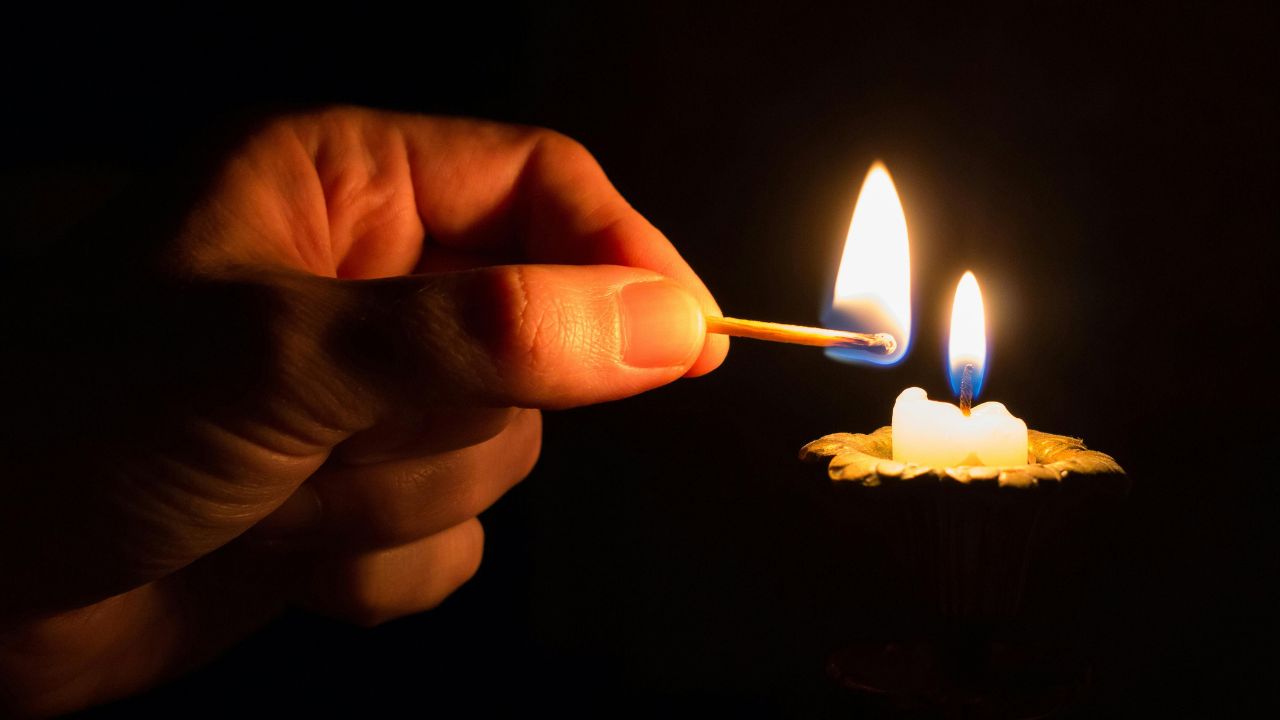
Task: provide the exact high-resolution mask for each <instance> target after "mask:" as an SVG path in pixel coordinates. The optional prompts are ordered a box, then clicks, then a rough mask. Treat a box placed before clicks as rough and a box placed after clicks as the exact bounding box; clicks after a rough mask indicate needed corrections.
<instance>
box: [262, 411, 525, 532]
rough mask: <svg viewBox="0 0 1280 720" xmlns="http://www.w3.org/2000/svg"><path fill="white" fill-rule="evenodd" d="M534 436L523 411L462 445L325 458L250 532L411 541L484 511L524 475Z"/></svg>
mask: <svg viewBox="0 0 1280 720" xmlns="http://www.w3.org/2000/svg"><path fill="white" fill-rule="evenodd" d="M541 443H542V419H541V415H540V414H539V413H538V412H537V411H536V410H526V411H523V412H521V413H520V414H518V415H517V416H516V417H515V419H514V420H513V421H512V422H511V423H510V424H509V425H508V426H507V427H506V428H505V429H504V430H503V431H502V432H501V433H499V434H498V435H497V436H495V437H493V438H491V439H489V440H487V441H485V442H483V443H480V444H478V445H474V446H472V447H469V448H465V449H462V450H456V451H453V452H448V453H443V454H439V455H432V456H427V457H422V458H414V459H409V460H398V461H394V462H385V463H378V464H375V465H362V466H350V465H342V464H334V465H329V466H326V467H325V468H323V469H322V470H321V471H320V472H318V473H316V475H315V476H314V477H313V478H311V479H310V480H308V481H307V482H306V483H304V484H303V485H302V486H301V487H300V488H298V490H297V491H295V493H294V496H293V497H291V498H290V499H289V500H288V501H287V502H286V503H285V505H284V506H283V507H281V508H280V509H279V510H277V511H276V513H275V514H273V515H272V516H269V517H267V518H266V519H265V520H263V522H262V523H260V524H259V526H258V527H257V528H255V532H254V534H255V536H257V537H259V538H263V539H266V540H275V539H277V538H281V537H284V538H290V539H292V540H294V541H295V542H299V541H303V540H311V541H313V542H314V541H315V540H317V539H319V540H321V541H323V542H325V543H327V544H335V543H336V544H337V545H340V546H342V547H345V548H350V547H359V548H377V547H392V546H396V545H401V544H404V543H408V542H412V541H414V540H418V539H420V538H424V537H427V536H429V535H433V534H435V533H437V532H440V531H442V530H444V529H445V528H449V527H453V526H454V525H457V524H459V523H462V522H463V521H465V520H467V519H468V518H473V517H475V516H477V515H479V514H480V513H481V512H483V511H484V510H485V509H486V508H488V507H489V506H490V505H492V504H493V503H494V502H496V501H497V500H498V498H500V497H501V496H502V495H503V494H504V493H506V492H507V490H509V489H511V487H512V486H514V485H515V484H516V483H518V482H520V481H521V480H523V479H524V478H525V477H526V476H527V475H528V474H529V472H530V471H531V470H532V469H533V466H534V463H536V462H537V460H538V452H539V449H540V447H541ZM300 506H301V508H302V509H299V507H300ZM308 509H309V510H310V512H307V511H306V510H308Z"/></svg>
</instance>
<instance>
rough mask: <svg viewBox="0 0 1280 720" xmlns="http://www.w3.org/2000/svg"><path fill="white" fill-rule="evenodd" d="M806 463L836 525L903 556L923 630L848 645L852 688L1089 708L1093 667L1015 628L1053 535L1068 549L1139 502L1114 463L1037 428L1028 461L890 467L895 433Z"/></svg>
mask: <svg viewBox="0 0 1280 720" xmlns="http://www.w3.org/2000/svg"><path fill="white" fill-rule="evenodd" d="M800 457H801V459H802V460H804V461H806V462H810V463H825V465H826V468H825V469H826V472H825V473H824V474H823V475H824V476H823V477H822V478H821V485H822V487H821V488H820V489H819V491H820V492H821V493H822V495H823V498H824V501H825V502H824V505H826V506H827V507H828V508H830V510H831V511H832V512H833V513H834V514H835V517H834V518H833V520H834V522H835V523H836V527H837V529H838V530H840V529H844V530H847V531H849V532H851V533H856V534H858V535H859V537H860V539H863V540H865V539H867V538H875V539H877V540H878V541H879V542H883V543H884V545H885V548H886V550H888V551H889V552H891V553H892V559H893V560H894V565H893V566H892V567H894V568H896V569H897V570H898V571H899V573H900V575H901V577H900V578H898V579H899V580H900V581H901V582H902V587H904V588H905V589H906V593H907V597H906V598H904V607H905V608H907V614H908V615H909V618H908V620H907V624H908V625H909V626H910V627H913V628H916V629H917V630H916V632H915V633H907V632H903V633H900V634H903V635H907V636H908V637H905V638H897V639H892V640H885V639H883V638H878V639H872V640H864V641H860V642H854V643H851V644H849V645H848V646H846V647H844V648H842V649H840V650H837V651H836V652H835V653H833V654H832V655H831V656H830V658H829V661H828V665H827V671H828V674H829V675H830V676H831V677H832V678H833V679H834V680H835V681H837V683H838V684H839V685H840V686H842V687H843V688H844V689H845V690H846V691H848V692H849V693H851V694H852V695H853V696H855V697H856V698H857V699H858V700H859V701H860V703H861V704H862V705H866V704H868V703H870V704H871V705H873V706H875V707H879V708H882V709H891V710H894V711H903V710H908V711H909V710H917V711H923V712H925V713H926V714H930V713H933V712H941V713H942V714H944V715H946V716H952V715H955V714H956V713H959V714H960V715H962V716H965V717H1045V716H1047V715H1051V714H1052V713H1053V712H1054V711H1055V710H1057V709H1059V708H1062V707H1066V706H1070V705H1073V704H1075V703H1077V702H1079V700H1080V699H1081V698H1082V697H1083V696H1084V693H1085V690H1086V689H1087V686H1088V682H1089V675H1090V673H1089V668H1088V664H1087V663H1085V662H1083V661H1081V660H1080V659H1079V656H1078V654H1077V653H1074V652H1070V651H1067V650H1064V649H1063V648H1062V647H1057V648H1054V649H1044V648H1042V647H1039V646H1038V645H1037V643H1036V642H1034V638H1031V639H1028V638H1027V637H1026V636H1025V633H1023V636H1022V637H1018V636H1017V635H1016V634H1015V633H1013V632H1012V629H1013V628H1014V627H1015V625H1016V623H1015V622H1014V620H1015V619H1016V618H1017V616H1018V614H1019V611H1020V610H1021V608H1022V605H1023V594H1024V590H1025V588H1026V586H1027V578H1028V571H1029V569H1030V568H1031V566H1032V563H1033V562H1034V560H1035V558H1036V556H1037V551H1038V550H1041V549H1042V548H1043V547H1044V546H1045V541H1046V540H1048V539H1052V541H1053V542H1052V546H1053V550H1054V553H1055V554H1056V555H1057V556H1058V557H1059V558H1061V557H1063V553H1064V552H1065V553H1066V554H1067V555H1070V553H1071V551H1072V549H1073V547H1075V546H1078V545H1080V543H1079V541H1080V540H1087V539H1089V538H1087V536H1088V535H1090V533H1096V532H1097V530H1098V528H1097V526H1096V524H1094V523H1089V522H1086V521H1085V520H1086V519H1087V518H1091V517H1095V516H1096V515H1097V514H1099V513H1101V512H1102V511H1104V510H1105V509H1107V508H1114V507H1115V506H1116V505H1117V504H1118V501H1119V500H1120V499H1122V498H1123V497H1124V496H1125V495H1126V494H1127V492H1128V489H1129V480H1128V477H1127V476H1126V475H1125V473H1124V471H1123V470H1122V469H1121V468H1120V466H1119V465H1118V464H1117V463H1116V462H1115V460H1113V459H1112V458H1111V457H1110V456H1108V455H1105V454H1103V453H1100V452H1096V451H1092V450H1089V449H1087V448H1086V447H1085V446H1084V443H1083V442H1081V441H1080V440H1078V439H1075V438H1070V437H1065V436H1062V435H1052V434H1049V433H1042V432H1036V431H1034V430H1031V431H1028V464H1026V465H1016V466H1005V467H987V466H983V467H970V466H960V467H949V468H931V467H924V466H919V465H912V464H907V463H901V462H895V461H894V460H893V459H892V457H893V436H892V429H891V428H888V427H884V428H880V429H879V430H876V431H875V432H873V433H871V434H868V435H863V434H851V433H839V434H835V435H827V436H825V437H823V438H820V439H818V440H815V441H813V442H811V443H809V444H807V445H805V446H804V448H802V449H801V451H800ZM844 541H849V540H848V539H845V540H844ZM853 541H854V542H856V541H857V540H853ZM1032 634H1033V635H1034V633H1032Z"/></svg>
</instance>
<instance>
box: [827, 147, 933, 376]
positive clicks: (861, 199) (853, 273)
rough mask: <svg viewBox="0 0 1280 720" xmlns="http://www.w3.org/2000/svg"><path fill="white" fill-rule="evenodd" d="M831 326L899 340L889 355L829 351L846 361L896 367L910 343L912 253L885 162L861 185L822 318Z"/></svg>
mask: <svg viewBox="0 0 1280 720" xmlns="http://www.w3.org/2000/svg"><path fill="white" fill-rule="evenodd" d="M822 322H823V324H824V325H826V326H827V327H829V328H835V329H838V330H852V331H854V332H865V333H889V334H891V335H893V337H894V338H895V339H896V340H897V341H898V346H897V349H895V350H894V351H893V352H892V353H890V354H887V355H886V354H881V353H877V352H875V351H868V350H862V349H857V348H830V349H828V350H827V355H828V356H829V357H832V358H834V359H836V360H842V361H845V362H865V363H874V364H877V365H895V364H897V363H898V362H900V361H901V360H902V359H903V358H904V357H906V355H907V349H908V348H909V347H910V345H911V251H910V245H909V244H908V242H907V218H906V215H904V214H903V212H902V202H901V201H900V200H899V199H898V191H897V189H895V188H894V186H893V179H892V178H890V177H889V170H888V168H886V167H885V166H884V163H881V162H876V163H875V164H874V165H872V166H871V170H870V171H869V172H867V177H866V179H865V180H863V181H862V190H861V191H860V192H859V193H858V202H857V203H856V204H855V205H854V208H853V221H852V222H851V223H850V224H849V234H848V236H847V237H846V239H845V243H844V253H843V254H842V255H841V258H840V270H839V271H838V272H837V273H836V284H835V288H834V291H833V293H832V297H831V305H830V307H828V308H827V310H826V311H825V312H824V313H823V314H822Z"/></svg>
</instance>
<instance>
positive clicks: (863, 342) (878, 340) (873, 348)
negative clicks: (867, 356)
mask: <svg viewBox="0 0 1280 720" xmlns="http://www.w3.org/2000/svg"><path fill="white" fill-rule="evenodd" d="M828 347H833V348H857V349H859V350H865V351H867V352H873V353H878V354H880V355H892V354H893V351H894V350H897V349H898V341H897V339H896V338H894V337H893V336H892V335H890V334H889V333H876V334H874V335H866V334H862V333H849V334H848V337H844V338H837V339H835V340H834V341H833V342H832V343H831V344H830V345H829V346H828Z"/></svg>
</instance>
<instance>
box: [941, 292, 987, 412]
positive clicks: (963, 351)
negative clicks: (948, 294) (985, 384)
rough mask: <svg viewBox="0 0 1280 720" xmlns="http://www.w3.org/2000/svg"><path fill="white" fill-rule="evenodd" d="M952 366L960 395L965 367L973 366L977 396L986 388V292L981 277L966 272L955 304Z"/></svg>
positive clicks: (950, 348)
mask: <svg viewBox="0 0 1280 720" xmlns="http://www.w3.org/2000/svg"><path fill="white" fill-rule="evenodd" d="M947 359H948V360H949V364H950V366H951V390H952V391H954V392H955V393H956V394H957V395H959V394H960V378H961V377H962V376H963V375H964V366H965V365H973V396H974V397H975V398H976V397H978V393H979V392H980V391H981V390H982V377H983V375H984V374H985V372H984V371H985V367H986V364H987V324H986V319H985V317H984V311H983V308H982V291H981V290H979V289H978V279H977V278H976V277H974V276H973V273H972V272H966V273H965V274H964V277H962V278H960V284H959V285H957V286H956V299H955V302H953V303H952V305H951V339H950V342H949V343H948V345H947Z"/></svg>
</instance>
